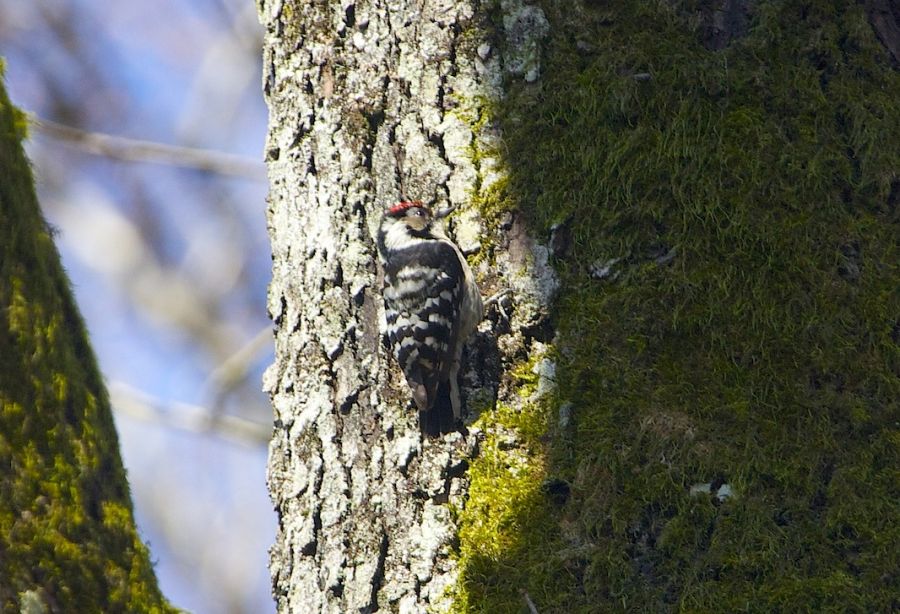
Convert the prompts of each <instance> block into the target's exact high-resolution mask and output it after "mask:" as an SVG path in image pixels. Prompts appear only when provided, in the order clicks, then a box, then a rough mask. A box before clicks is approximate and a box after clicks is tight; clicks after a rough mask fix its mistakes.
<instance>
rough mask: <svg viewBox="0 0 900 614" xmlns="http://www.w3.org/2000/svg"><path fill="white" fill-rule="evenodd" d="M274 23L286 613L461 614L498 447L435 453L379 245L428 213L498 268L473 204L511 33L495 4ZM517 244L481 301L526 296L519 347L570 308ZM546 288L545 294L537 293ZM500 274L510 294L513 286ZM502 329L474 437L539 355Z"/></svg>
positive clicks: (327, 9) (539, 261) (277, 376)
mask: <svg viewBox="0 0 900 614" xmlns="http://www.w3.org/2000/svg"><path fill="white" fill-rule="evenodd" d="M506 4H509V5H510V7H511V8H512V9H515V10H520V9H521V5H520V3H504V5H506ZM538 13H539V12H538ZM260 14H261V17H262V21H263V24H264V25H265V28H266V44H265V60H264V61H265V74H266V77H265V84H264V88H265V93H266V97H267V100H268V104H269V108H270V130H269V137H268V142H267V148H266V158H267V161H268V165H269V174H270V181H271V192H270V197H269V201H270V208H269V226H270V234H271V239H272V250H273V260H274V263H273V280H272V284H271V287H270V296H269V309H270V312H271V316H272V318H273V320H274V322H275V326H276V361H275V364H273V365H272V367H271V368H270V369H269V371H268V372H267V375H266V378H265V385H266V387H267V390H268V391H269V392H270V394H271V395H272V400H273V405H274V409H275V433H274V438H273V441H272V444H271V448H270V459H269V475H268V479H269V488H270V492H271V496H272V499H273V501H274V503H275V507H276V510H277V512H278V515H279V531H278V535H277V540H276V543H275V546H274V547H273V549H272V552H271V570H272V575H273V583H274V592H275V597H276V600H277V602H278V606H279V610H280V611H291V612H351V611H354V612H372V611H376V610H379V609H385V610H388V611H395V610H399V611H402V612H421V611H424V609H425V608H426V607H429V606H431V607H438V608H446V607H447V605H448V600H447V596H448V595H449V592H448V589H449V588H450V587H452V585H453V583H454V582H455V579H456V572H455V563H454V559H453V557H452V556H451V554H452V551H453V549H454V543H455V534H456V526H455V522H454V518H453V514H452V513H451V509H460V508H461V507H462V505H463V502H464V496H465V491H466V488H467V481H466V477H465V469H466V467H467V463H468V460H467V459H468V458H470V457H471V456H472V455H473V453H474V450H475V449H476V448H477V446H478V443H479V441H480V438H479V433H478V429H475V428H473V429H470V430H468V431H465V430H464V431H463V432H460V433H451V434H449V435H446V436H444V437H443V438H440V439H437V440H425V441H423V440H422V439H421V437H420V435H419V428H418V425H417V423H416V420H417V414H416V411H414V410H413V409H412V406H411V396H410V392H409V389H408V388H407V387H406V386H405V384H404V383H403V376H402V374H401V372H400V371H399V369H398V367H397V365H395V364H394V363H393V360H392V359H390V358H389V355H388V353H387V352H386V350H385V347H384V345H383V343H382V334H383V328H384V326H383V318H384V315H383V306H382V298H381V273H380V269H379V267H378V266H377V264H376V258H377V256H376V251H375V246H374V241H373V238H374V236H375V232H376V229H377V226H378V223H379V221H380V216H381V212H382V211H383V209H384V208H385V207H386V206H388V205H391V204H393V203H395V202H397V201H399V200H401V199H405V198H414V199H422V200H425V201H426V202H430V203H433V204H434V205H435V206H447V205H453V206H459V207H460V210H461V213H460V214H459V215H458V216H457V217H456V218H455V221H454V228H453V230H454V234H455V236H456V238H457V241H458V242H459V244H460V246H461V247H462V249H463V250H464V251H466V252H469V253H473V252H479V250H480V251H481V252H482V253H484V252H485V251H486V249H480V248H482V246H481V245H480V241H482V240H483V238H484V237H483V236H482V235H483V234H484V232H483V230H484V229H483V224H482V218H481V217H480V216H479V214H478V213H477V212H476V211H475V210H474V208H473V207H471V202H472V201H473V200H477V199H478V198H480V197H481V196H482V195H484V194H486V193H488V192H489V191H490V188H491V186H492V185H493V183H494V182H495V181H496V179H497V176H496V173H495V171H494V167H495V165H496V162H495V158H494V155H495V154H494V153H492V152H490V151H488V150H489V147H490V145H491V143H493V142H494V140H495V138H496V134H495V132H494V129H493V127H492V126H491V124H489V123H488V124H484V122H483V119H484V117H485V116H486V115H485V107H486V105H487V104H488V103H489V101H491V100H495V99H496V98H497V97H498V95H499V89H498V88H499V84H500V82H501V67H500V54H499V51H498V49H495V47H497V45H496V44H494V43H492V42H489V41H491V40H492V37H495V36H496V32H495V31H494V26H493V25H492V24H491V22H490V21H489V20H488V18H487V15H486V14H485V11H484V8H483V7H482V6H481V3H480V2H477V1H447V0H426V1H424V2H423V1H417V2H411V1H410V2H387V1H381V2H337V1H332V2H314V3H309V2H299V1H287V2H280V1H264V2H261V3H260ZM530 18H531V19H532V20H533V21H534V23H533V24H532V23H531V22H530V21H529V22H528V24H526V25H528V26H529V27H530V26H534V27H533V28H532V30H533V31H532V32H529V31H527V30H528V27H525V26H523V27H522V28H520V30H521V32H520V35H521V36H522V37H523V38H525V39H528V40H527V42H529V43H532V42H533V41H534V39H536V38H539V37H540V36H541V32H542V30H541V28H542V25H545V22H544V23H543V24H542V22H541V19H542V15H540V14H538V15H537V16H535V15H530ZM533 46H534V45H532V47H533ZM511 48H512V47H511ZM529 62H530V63H529ZM510 70H511V71H512V72H514V73H516V74H519V75H522V74H524V73H526V72H527V71H532V73H534V74H531V75H528V77H529V78H531V79H533V78H534V77H535V75H536V71H537V61H536V60H531V59H530V58H529V57H522V58H519V60H518V64H516V65H515V66H513V67H512V68H510ZM506 222H507V224H506V226H505V228H507V229H511V228H513V227H515V228H516V229H518V231H522V230H523V226H522V225H521V224H520V223H515V224H513V223H512V220H511V219H509V218H508V219H507V220H506ZM496 234H497V236H499V235H500V234H501V233H496ZM499 241H500V242H504V243H509V242H510V239H509V238H502V237H501V238H500V239H499ZM513 243H515V245H517V246H518V249H517V250H516V253H515V255H514V256H508V255H503V256H500V258H499V259H498V260H496V261H495V262H494V264H493V267H492V268H491V269H490V270H489V269H488V267H487V266H486V265H482V266H481V267H480V268H479V270H478V275H479V280H480V283H481V284H482V290H483V293H486V292H487V291H488V290H492V289H501V288H503V289H511V290H513V295H514V297H515V300H516V301H517V302H518V306H517V308H516V309H515V310H514V312H513V313H512V315H511V317H512V320H511V321H510V322H506V321H504V324H503V325H504V326H505V327H506V332H507V333H508V334H509V336H510V337H513V336H515V335H513V334H512V331H518V330H520V329H522V328H524V327H528V326H531V327H535V326H536V325H537V324H538V322H540V321H543V319H544V318H545V316H546V306H547V304H548V303H549V298H550V296H551V294H552V292H553V290H554V288H555V285H554V284H555V281H554V278H553V273H552V271H551V270H550V268H549V267H548V266H547V252H546V250H545V249H542V248H540V247H539V246H536V245H534V244H533V243H532V242H531V241H530V239H528V237H527V236H526V235H525V233H524V232H519V233H518V234H517V235H516V236H515V238H514V239H513ZM504 251H506V250H504ZM535 270H539V271H540V273H542V274H543V275H544V276H546V279H543V280H541V281H536V280H535V278H534V277H533V276H532V272H533V271H535ZM491 271H492V272H491ZM502 271H508V272H509V279H506V280H503V282H502V285H501V283H499V282H498V281H497V279H496V278H497V273H498V272H502ZM505 304H507V305H511V303H510V301H505ZM507 315H510V314H509V313H508V314H507ZM495 319H496V318H495ZM494 328H495V325H494V322H492V321H487V322H485V323H483V324H482V328H481V333H479V335H478V339H476V341H475V342H474V343H473V344H471V346H472V347H471V348H470V352H469V364H470V365H475V364H476V363H477V365H478V368H474V366H473V367H472V368H470V369H469V372H468V374H467V375H466V377H465V378H464V379H465V382H466V383H467V386H466V387H465V391H466V392H467V393H468V394H467V396H468V406H469V409H470V418H471V417H474V414H475V413H476V409H479V408H486V407H489V406H490V405H491V404H492V403H493V400H494V399H495V398H496V396H497V394H498V390H499V389H500V386H499V379H500V378H499V372H500V364H501V362H502V361H504V360H505V358H504V357H508V356H510V355H512V354H515V353H517V352H518V353H520V354H522V355H525V356H527V353H528V351H529V347H530V346H529V345H528V343H527V342H526V341H524V340H523V337H522V335H521V333H519V334H518V336H517V337H516V339H517V340H516V341H515V342H510V343H507V344H506V346H505V348H504V350H503V351H502V352H501V351H499V350H498V349H497V341H496V335H495V334H494V333H495V331H494ZM500 394H502V391H500ZM448 503H449V504H450V505H448Z"/></svg>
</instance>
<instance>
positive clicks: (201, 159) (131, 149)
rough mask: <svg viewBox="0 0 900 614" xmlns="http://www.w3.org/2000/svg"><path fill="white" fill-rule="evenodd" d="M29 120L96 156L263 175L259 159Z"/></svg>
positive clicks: (259, 177) (255, 176) (262, 177)
mask: <svg viewBox="0 0 900 614" xmlns="http://www.w3.org/2000/svg"><path fill="white" fill-rule="evenodd" d="M30 119H31V124H32V125H33V126H34V127H35V128H36V129H37V130H38V131H39V132H41V133H42V134H45V135H47V136H49V137H51V138H55V139H58V140H61V141H64V142H66V143H69V144H71V145H74V146H75V147H78V148H80V149H82V150H84V151H86V152H88V153H91V154H94V155H97V156H106V157H108V158H114V159H117V160H126V161H128V162H154V163H157V164H168V165H171V166H180V167H184V168H192V169H197V170H202V171H207V172H210V173H217V174H219V175H231V176H234V177H243V178H245V179H253V180H259V181H264V180H265V178H266V169H265V166H264V165H263V163H262V161H258V160H253V159H251V158H247V157H245V156H238V155H234V154H228V153H223V152H220V151H213V150H211V149H196V148H193V147H181V146H178V145H167V144H165V143H156V142H153V141H142V140H138V139H128V138H125V137H120V136H113V135H111V134H103V133H100V132H88V131H86V130H81V129H80V128H73V127H72V126H66V125H64V124H59V123H57V122H54V121H51V120H49V119H44V118H40V117H37V116H35V115H32V116H31V118H30Z"/></svg>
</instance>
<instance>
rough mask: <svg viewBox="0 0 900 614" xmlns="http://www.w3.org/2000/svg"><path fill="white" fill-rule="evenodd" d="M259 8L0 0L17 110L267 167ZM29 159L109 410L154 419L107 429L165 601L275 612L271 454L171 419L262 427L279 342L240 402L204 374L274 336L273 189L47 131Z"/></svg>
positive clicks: (262, 357) (186, 1) (261, 357)
mask: <svg viewBox="0 0 900 614" xmlns="http://www.w3.org/2000/svg"><path fill="white" fill-rule="evenodd" d="M253 11H254V6H253V3H251V2H246V1H245V0H240V1H238V0H234V1H231V0H207V1H197V0H193V1H192V0H157V1H151V0H132V1H131V2H127V3H108V2H103V1H101V0H35V1H34V2H23V1H22V0H0V55H2V56H3V57H4V58H5V60H6V65H7V70H6V81H7V88H8V90H9V93H10V96H11V97H12V99H13V101H14V102H15V103H16V104H17V105H18V106H20V107H21V108H22V109H23V110H25V111H27V112H31V113H35V114H37V115H38V116H40V117H43V118H46V119H50V120H53V121H57V122H60V123H63V124H67V125H72V126H75V127H78V128H81V129H84V130H89V131H96V132H102V133H110V134H116V135H120V136H126V137H131V138H135V139H143V140H150V141H158V142H162V143H169V144H178V145H185V146H190V147H196V148H205V149H214V150H218V151H222V152H229V153H232V154H239V155H243V156H247V157H249V158H253V159H256V160H261V159H262V150H263V142H264V138H265V124H266V110H265V105H264V104H263V101H262V96H261V92H260V75H259V66H260V62H261V60H260V55H259V44H260V36H261V33H260V28H259V26H258V24H257V23H256V21H255V16H254V13H253ZM27 148H28V152H29V155H30V157H31V158H32V162H33V165H34V169H35V174H36V177H37V185H38V192H39V197H40V199H41V202H42V206H43V208H44V211H45V215H46V216H47V217H48V219H49V220H50V222H51V223H52V224H53V225H54V226H56V227H57V228H58V230H59V236H58V244H59V247H60V252H61V254H62V257H63V261H64V264H65V266H66V268H67V270H68V272H69V275H70V277H71V279H72V282H73V286H74V288H75V292H76V297H77V299H78V301H79V305H80V306H81V310H82V313H83V314H84V316H85V319H86V320H87V323H88V328H89V330H90V333H91V337H92V341H93V345H94V348H95V351H96V353H97V354H98V357H99V361H100V364H101V368H102V369H103V371H104V374H105V376H106V379H107V382H108V383H109V385H110V388H111V389H112V390H113V391H114V394H113V397H114V398H115V397H116V392H115V391H125V393H124V394H132V395H133V396H134V397H135V398H141V399H144V398H149V399H151V401H152V402H150V403H149V404H150V405H153V406H154V407H155V408H156V410H157V413H156V414H155V418H154V419H153V420H147V419H138V418H135V417H134V416H133V415H131V414H127V413H123V412H121V411H118V412H117V413H116V423H117V425H118V427H119V434H120V439H121V445H122V453H123V457H124V460H125V464H126V467H127V469H128V472H129V479H130V482H131V487H132V494H133V498H134V500H135V505H136V514H137V518H138V523H139V527H140V529H141V532H142V535H143V537H144V539H145V540H146V541H148V542H149V543H150V547H151V552H152V555H153V557H154V559H155V561H156V569H157V574H158V576H159V578H160V582H161V584H162V588H163V591H164V593H165V594H166V595H167V597H168V598H169V599H170V600H171V601H172V602H173V603H174V604H175V605H177V606H179V607H182V608H186V609H188V610H190V611H193V612H198V613H202V612H269V611H274V606H273V604H272V600H271V597H270V594H269V576H268V571H267V569H266V563H267V558H268V556H267V549H268V547H269V545H270V544H271V543H272V541H273V539H274V530H275V517H274V513H273V512H272V511H271V504H270V503H269V500H268V496H267V493H266V489H265V462H266V447H265V442H264V441H262V440H259V439H255V440H249V441H241V440H235V439H234V438H229V437H225V436H222V435H221V434H219V433H217V432H207V433H197V432H190V431H186V430H183V429H181V428H178V427H176V426H173V425H172V424H171V423H170V422H176V423H177V422H178V421H177V420H174V421H170V420H169V419H168V418H170V417H171V416H173V415H175V414H177V413H178V412H182V413H187V414H190V413H191V412H193V411H201V410H206V411H219V412H224V413H226V414H229V415H233V416H239V417H241V418H243V419H246V420H250V421H253V422H256V423H259V424H261V425H263V428H265V425H267V424H268V423H269V422H270V420H271V414H270V410H269V407H268V401H267V399H266V397H265V395H263V393H262V392H260V391H259V388H260V384H259V382H260V377H261V374H262V371H263V369H264V368H265V366H266V365H267V364H268V363H269V362H271V360H272V355H271V348H270V347H265V348H262V350H260V351H257V352H255V354H254V356H253V360H252V361H251V363H250V364H248V365H247V373H246V376H245V377H244V378H243V379H242V381H241V382H240V383H239V384H238V385H236V386H235V387H234V388H233V389H224V390H223V389H221V388H219V387H217V386H216V384H215V381H211V380H210V375H211V373H213V372H214V370H215V369H216V368H217V367H218V366H220V365H221V363H222V362H223V360H225V359H227V358H228V357H229V356H230V355H231V354H232V353H233V352H236V351H238V350H239V349H240V348H241V347H242V346H243V345H244V344H246V343H247V342H249V341H250V340H252V339H254V338H255V337H257V336H258V335H260V334H261V332H262V331H264V330H265V329H266V328H267V327H268V326H269V321H268V318H267V317H266V313H265V291H266V285H267V283H268V281H269V266H270V258H269V246H268V240H267V237H266V234H265V228H266V226H265V194H266V185H265V183H264V182H262V181H258V180H256V181H254V180H247V179H240V178H226V177H221V176H216V175H211V174H209V173H204V172H200V171H196V170H191V169H183V168H175V167H169V166H164V165H158V164H145V163H124V162H120V161H114V160H109V159H105V158H102V157H97V156H93V155H90V154H87V153H85V152H84V151H82V150H80V149H78V148H76V147H73V146H72V145H70V144H67V143H63V142H60V141H58V140H55V139H53V138H49V137H47V136H45V135H43V134H42V133H40V132H39V131H34V132H33V137H32V139H31V141H30V142H29V143H28V146H27ZM198 322H200V323H201V324H197V323H198ZM207 325H208V328H207ZM198 408H199V409H198Z"/></svg>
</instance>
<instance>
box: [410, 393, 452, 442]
mask: <svg viewBox="0 0 900 614" xmlns="http://www.w3.org/2000/svg"><path fill="white" fill-rule="evenodd" d="M419 427H420V428H421V430H422V434H423V435H426V436H427V437H440V436H441V435H444V434H446V433H449V432H451V431H453V430H455V429H456V420H455V419H454V417H453V404H452V403H451V402H450V382H449V381H444V382H441V383H440V384H438V389H437V392H436V393H435V398H434V405H432V406H431V409H428V410H425V411H420V412H419Z"/></svg>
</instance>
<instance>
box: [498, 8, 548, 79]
mask: <svg viewBox="0 0 900 614" xmlns="http://www.w3.org/2000/svg"><path fill="white" fill-rule="evenodd" d="M500 6H501V8H502V10H503V30H504V33H505V34H506V48H505V50H504V61H503V67H504V69H505V70H506V71H507V72H508V73H510V74H513V75H517V76H519V75H520V76H522V77H524V78H525V81H527V82H529V83H531V82H533V81H536V80H537V78H538V77H539V76H540V72H541V44H542V42H543V40H544V38H545V37H546V36H547V34H548V33H549V32H550V23H549V22H548V21H547V17H546V16H545V15H544V11H542V10H541V9H540V7H538V6H534V5H533V4H525V3H524V2H522V0H502V2H501V3H500Z"/></svg>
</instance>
